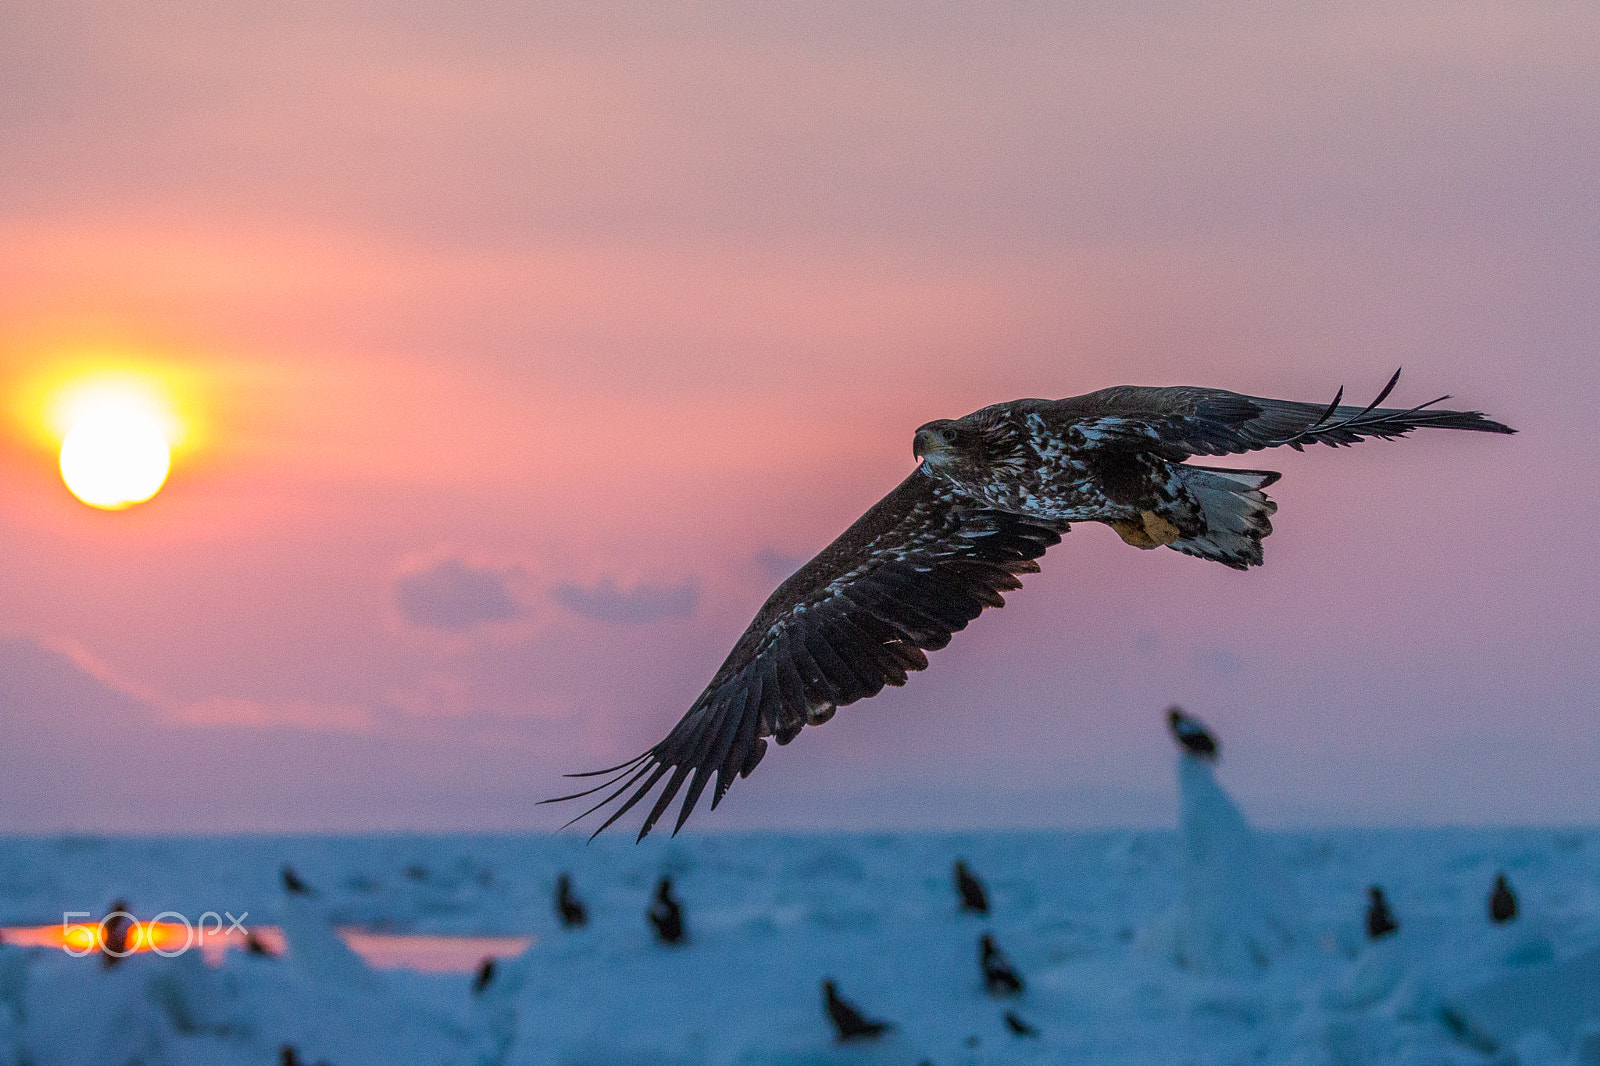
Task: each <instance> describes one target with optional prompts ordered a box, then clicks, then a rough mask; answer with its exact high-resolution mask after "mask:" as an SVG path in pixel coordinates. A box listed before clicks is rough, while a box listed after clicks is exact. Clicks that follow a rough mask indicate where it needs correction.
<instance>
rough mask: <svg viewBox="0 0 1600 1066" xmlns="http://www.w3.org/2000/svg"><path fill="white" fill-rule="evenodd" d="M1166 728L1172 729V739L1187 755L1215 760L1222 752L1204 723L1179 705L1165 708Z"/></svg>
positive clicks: (1210, 760) (1220, 746)
mask: <svg viewBox="0 0 1600 1066" xmlns="http://www.w3.org/2000/svg"><path fill="white" fill-rule="evenodd" d="M1167 728H1168V729H1170V730H1171V731H1172V739H1173V740H1176V741H1177V742H1178V746H1179V747H1180V748H1182V749H1183V750H1184V752H1186V753H1187V754H1189V755H1193V756H1195V757H1196V758H1199V759H1205V760H1207V761H1209V762H1216V761H1217V756H1218V755H1220V754H1221V753H1222V745H1220V744H1218V743H1217V738H1216V737H1214V736H1212V735H1211V730H1209V729H1207V728H1206V724H1205V723H1204V722H1202V721H1201V720H1200V719H1198V718H1196V717H1195V716H1194V715H1192V714H1185V713H1184V712H1183V708H1181V707H1168V708H1167Z"/></svg>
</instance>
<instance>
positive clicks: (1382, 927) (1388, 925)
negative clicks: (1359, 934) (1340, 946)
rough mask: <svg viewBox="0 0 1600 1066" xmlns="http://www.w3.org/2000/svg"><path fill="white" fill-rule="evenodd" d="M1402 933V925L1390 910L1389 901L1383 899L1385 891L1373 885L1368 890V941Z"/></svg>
mask: <svg viewBox="0 0 1600 1066" xmlns="http://www.w3.org/2000/svg"><path fill="white" fill-rule="evenodd" d="M1399 931H1400V923H1399V922H1398V921H1396V920H1395V917H1394V912H1393V911H1391V910H1390V909H1389V901H1388V900H1387V899H1385V898H1384V897H1383V889H1382V888H1380V887H1378V886H1377V885H1372V886H1370V887H1369V888H1368V889H1367V939H1368V940H1382V939H1383V938H1384V937H1386V936H1388V935H1389V934H1391V933H1397V932H1399Z"/></svg>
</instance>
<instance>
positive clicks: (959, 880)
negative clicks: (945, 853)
mask: <svg viewBox="0 0 1600 1066" xmlns="http://www.w3.org/2000/svg"><path fill="white" fill-rule="evenodd" d="M950 875H951V877H952V878H953V879H954V881H955V885H956V895H958V896H960V897H961V909H962V910H964V911H972V912H974V913H975V914H988V913H989V895H988V893H986V892H984V890H983V882H982V881H980V880H978V875H977V874H975V873H973V872H972V870H971V868H969V867H968V866H967V862H966V860H965V859H957V860H956V864H955V866H954V867H952V869H951V871H950Z"/></svg>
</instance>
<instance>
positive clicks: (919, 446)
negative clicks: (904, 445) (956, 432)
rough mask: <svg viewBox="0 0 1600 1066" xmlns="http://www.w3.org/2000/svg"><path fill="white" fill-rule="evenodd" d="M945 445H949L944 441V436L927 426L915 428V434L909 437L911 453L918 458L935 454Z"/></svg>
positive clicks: (945, 446)
mask: <svg viewBox="0 0 1600 1066" xmlns="http://www.w3.org/2000/svg"><path fill="white" fill-rule="evenodd" d="M947 447H949V445H947V444H946V443H945V441H944V438H943V437H941V436H940V435H939V434H938V432H937V431H935V430H932V429H929V428H928V427H927V426H923V427H922V428H921V429H919V430H917V435H916V436H915V437H912V438H911V454H912V455H914V456H916V457H917V458H918V459H922V458H925V457H928V456H937V455H938V454H939V453H940V452H942V451H943V450H944V449H945V448H947Z"/></svg>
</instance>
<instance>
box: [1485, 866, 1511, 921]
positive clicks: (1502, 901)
mask: <svg viewBox="0 0 1600 1066" xmlns="http://www.w3.org/2000/svg"><path fill="white" fill-rule="evenodd" d="M1516 916H1517V894H1516V893H1515V892H1513V891H1511V883H1510V882H1509V881H1507V880H1506V875H1505V874H1503V873H1498V874H1495V875H1494V891H1493V892H1490V893H1489V920H1490V921H1491V922H1493V923H1494V924H1495V925H1505V924H1506V923H1507V922H1509V921H1511V920H1512V919H1513V918H1515V917H1516Z"/></svg>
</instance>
